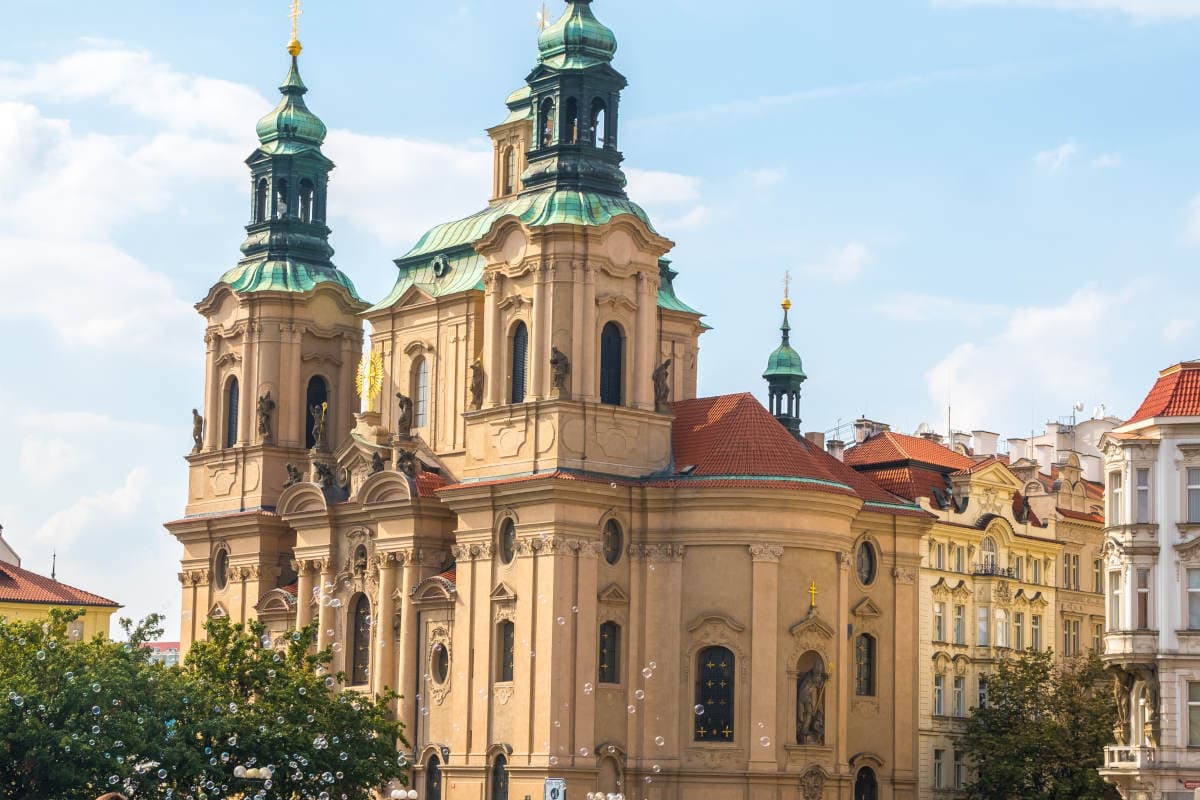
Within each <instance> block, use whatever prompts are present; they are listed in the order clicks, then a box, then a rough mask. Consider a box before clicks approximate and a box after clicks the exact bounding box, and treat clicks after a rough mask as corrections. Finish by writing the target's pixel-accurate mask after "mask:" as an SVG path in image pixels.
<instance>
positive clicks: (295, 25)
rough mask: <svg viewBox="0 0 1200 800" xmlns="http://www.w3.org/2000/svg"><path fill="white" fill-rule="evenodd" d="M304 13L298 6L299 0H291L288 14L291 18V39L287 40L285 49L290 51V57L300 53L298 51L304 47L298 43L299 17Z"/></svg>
mask: <svg viewBox="0 0 1200 800" xmlns="http://www.w3.org/2000/svg"><path fill="white" fill-rule="evenodd" d="M303 14H304V10H303V9H301V8H300V0H292V5H291V9H290V11H289V13H288V16H289V17H291V20H292V40H291V41H290V42H288V46H287V51H288V52H289V53H291V55H292V58H296V57H298V56H299V55H300V51H301V50H303V49H304V48H303V47H302V46H301V45H300V17H301V16H302V15H303Z"/></svg>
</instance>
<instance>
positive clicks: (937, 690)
mask: <svg viewBox="0 0 1200 800" xmlns="http://www.w3.org/2000/svg"><path fill="white" fill-rule="evenodd" d="M945 711H946V676H945V675H943V674H940V673H939V674H937V675H934V676H933V715H934V716H935V717H941V716H945Z"/></svg>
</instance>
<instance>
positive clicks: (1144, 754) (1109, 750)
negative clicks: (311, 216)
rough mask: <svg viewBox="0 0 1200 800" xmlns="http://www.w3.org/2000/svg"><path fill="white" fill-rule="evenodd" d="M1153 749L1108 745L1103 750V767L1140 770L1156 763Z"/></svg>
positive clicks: (1155, 751)
mask: <svg viewBox="0 0 1200 800" xmlns="http://www.w3.org/2000/svg"><path fill="white" fill-rule="evenodd" d="M1157 752H1158V751H1157V750H1155V749H1154V748H1153V747H1139V746H1135V745H1109V746H1108V747H1105V748H1104V766H1105V767H1106V768H1107V769H1142V768H1144V767H1151V766H1154V764H1155V763H1157V758H1156V753H1157Z"/></svg>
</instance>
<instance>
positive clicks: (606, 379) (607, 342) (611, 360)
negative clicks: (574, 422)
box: [600, 322, 625, 406]
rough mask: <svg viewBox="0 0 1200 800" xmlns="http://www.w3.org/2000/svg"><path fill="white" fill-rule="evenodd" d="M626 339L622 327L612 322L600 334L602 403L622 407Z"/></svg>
mask: <svg viewBox="0 0 1200 800" xmlns="http://www.w3.org/2000/svg"><path fill="white" fill-rule="evenodd" d="M624 350H625V337H624V336H623V335H622V334H621V326H619V325H617V323H615V322H610V323H608V324H607V325H605V326H604V330H602V331H601V332H600V402H601V403H604V404H606V405H610V406H619V405H621V400H622V397H621V395H622V392H621V382H622V379H623V378H624V368H625V353H624Z"/></svg>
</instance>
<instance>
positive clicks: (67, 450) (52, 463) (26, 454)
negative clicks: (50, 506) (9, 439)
mask: <svg viewBox="0 0 1200 800" xmlns="http://www.w3.org/2000/svg"><path fill="white" fill-rule="evenodd" d="M88 455H90V453H85V452H84V451H82V450H81V449H80V448H78V447H72V446H71V445H69V444H67V442H66V440H64V439H62V438H60V437H58V436H54V437H48V438H43V437H32V436H31V437H26V438H25V439H24V440H23V441H22V442H21V472H22V473H24V475H25V476H26V477H27V478H28V479H29V481H30V482H31V483H35V484H47V483H52V482H54V481H55V480H57V479H59V478H60V477H62V476H63V475H66V474H67V473H68V472H70V471H71V470H73V469H76V468H78V467H79V466H80V461H81V460H82V458H84V457H86V456H88Z"/></svg>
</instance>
